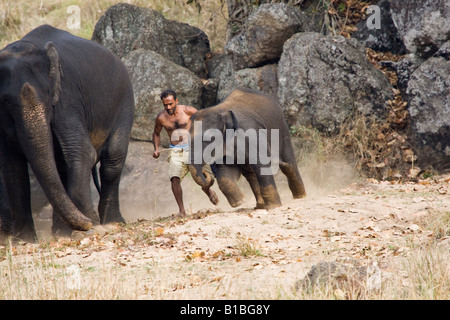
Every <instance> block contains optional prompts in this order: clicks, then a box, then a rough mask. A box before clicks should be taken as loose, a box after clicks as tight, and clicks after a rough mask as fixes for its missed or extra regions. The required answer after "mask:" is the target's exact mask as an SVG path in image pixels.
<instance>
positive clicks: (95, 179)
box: [92, 165, 102, 194]
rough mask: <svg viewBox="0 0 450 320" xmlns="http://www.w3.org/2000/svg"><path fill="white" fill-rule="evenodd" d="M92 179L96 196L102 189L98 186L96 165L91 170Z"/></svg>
mask: <svg viewBox="0 0 450 320" xmlns="http://www.w3.org/2000/svg"><path fill="white" fill-rule="evenodd" d="M92 179H94V184H95V188H96V189H97V191H98V194H100V192H101V190H102V188H101V186H100V180H99V179H98V172H97V165H94V167H93V168H92Z"/></svg>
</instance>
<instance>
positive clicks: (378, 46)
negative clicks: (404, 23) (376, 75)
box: [352, 0, 406, 54]
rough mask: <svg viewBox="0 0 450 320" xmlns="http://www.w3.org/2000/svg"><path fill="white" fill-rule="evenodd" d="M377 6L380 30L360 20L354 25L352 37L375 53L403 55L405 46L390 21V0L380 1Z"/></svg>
mask: <svg viewBox="0 0 450 320" xmlns="http://www.w3.org/2000/svg"><path fill="white" fill-rule="evenodd" d="M377 6H378V8H379V10H380V11H379V12H380V21H379V22H380V28H379V29H377V28H373V27H372V26H370V25H368V20H369V19H365V20H361V21H360V22H358V23H357V24H356V27H357V28H358V30H357V31H355V32H353V34H352V37H353V38H355V39H358V40H359V41H361V42H362V43H364V45H365V46H366V47H368V48H371V49H373V50H375V51H381V52H387V51H389V52H392V53H394V54H405V52H406V49H405V45H404V44H403V41H402V39H401V37H400V36H399V34H398V32H397V28H396V26H395V25H394V22H393V21H392V17H391V4H390V0H382V1H380V2H379V3H377ZM372 14H375V13H372ZM370 18H372V16H370Z"/></svg>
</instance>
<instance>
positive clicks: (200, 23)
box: [0, 0, 227, 51]
mask: <svg viewBox="0 0 450 320" xmlns="http://www.w3.org/2000/svg"><path fill="white" fill-rule="evenodd" d="M121 2H126V3H129V4H133V5H137V6H140V7H146V8H151V9H153V10H157V11H159V12H161V13H162V14H163V15H164V16H165V17H166V18H167V19H171V20H176V21H180V22H184V23H188V24H190V25H192V26H196V27H198V28H200V29H202V30H203V31H204V32H205V33H206V34H207V35H208V37H209V40H210V42H211V49H212V50H213V51H220V50H222V48H223V46H224V42H225V34H226V19H227V18H226V17H227V11H226V6H223V5H222V4H221V1H219V0H214V1H207V2H205V3H204V4H203V5H202V11H201V12H200V13H199V12H198V11H197V9H196V8H195V6H193V5H187V4H186V1H184V0H127V1H118V0H100V1H96V0H88V1H77V0H47V1H44V0H42V1H24V0H18V1H7V0H1V2H0V48H3V47H5V46H6V45H7V44H8V43H11V42H13V41H16V40H18V39H20V38H22V37H23V36H24V35H25V34H27V33H28V32H30V31H31V30H33V29H34V28H36V27H38V26H40V25H42V24H50V25H53V26H55V27H57V28H61V29H63V30H67V31H69V32H71V33H73V34H75V35H77V36H80V37H83V38H86V39H90V38H91V36H92V32H93V30H94V27H95V24H96V22H97V21H98V19H99V18H100V16H101V15H102V14H103V13H104V12H105V11H106V10H107V9H108V8H109V7H110V6H112V5H114V4H117V3H121ZM71 5H76V6H78V7H79V8H80V15H81V21H80V22H81V27H80V29H79V30H76V29H73V30H71V29H69V28H68V26H67V22H68V19H69V18H70V16H71V13H70V12H69V13H68V12H67V9H68V8H69V6H71Z"/></svg>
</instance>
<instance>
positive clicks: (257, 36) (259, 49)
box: [225, 3, 305, 70]
mask: <svg viewBox="0 0 450 320" xmlns="http://www.w3.org/2000/svg"><path fill="white" fill-rule="evenodd" d="M303 21H305V17H304V16H303V13H302V12H301V11H300V10H299V9H297V8H296V7H292V6H289V5H286V4H284V3H277V4H263V5H261V6H260V7H259V8H258V9H257V10H256V11H255V12H254V13H253V14H252V15H250V17H249V18H248V20H247V22H246V25H245V27H244V29H243V31H242V32H241V33H240V34H239V35H237V36H235V37H233V38H232V39H231V40H230V41H229V42H228V44H227V45H226V47H225V52H226V53H227V54H229V55H231V57H232V60H233V66H234V69H235V70H239V69H244V68H250V67H257V66H261V65H262V64H263V63H267V62H268V61H271V60H274V59H278V58H279V57H280V55H281V52H282V50H283V43H284V42H285V41H286V40H287V39H289V38H290V37H291V36H292V35H293V34H295V33H297V32H299V31H301V30H302V23H303Z"/></svg>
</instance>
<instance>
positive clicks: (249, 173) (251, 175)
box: [241, 166, 265, 209]
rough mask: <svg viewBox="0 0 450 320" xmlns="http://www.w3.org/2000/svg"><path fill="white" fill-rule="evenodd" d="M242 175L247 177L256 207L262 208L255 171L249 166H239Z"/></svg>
mask: <svg viewBox="0 0 450 320" xmlns="http://www.w3.org/2000/svg"><path fill="white" fill-rule="evenodd" d="M241 171H242V175H243V176H244V177H245V179H247V181H248V183H249V185H250V188H251V189H252V191H253V194H254V195H255V198H256V209H264V208H265V204H264V198H263V197H262V195H261V189H260V187H259V182H258V178H257V177H256V174H255V172H254V171H253V170H252V169H251V168H250V167H244V166H243V167H241Z"/></svg>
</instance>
